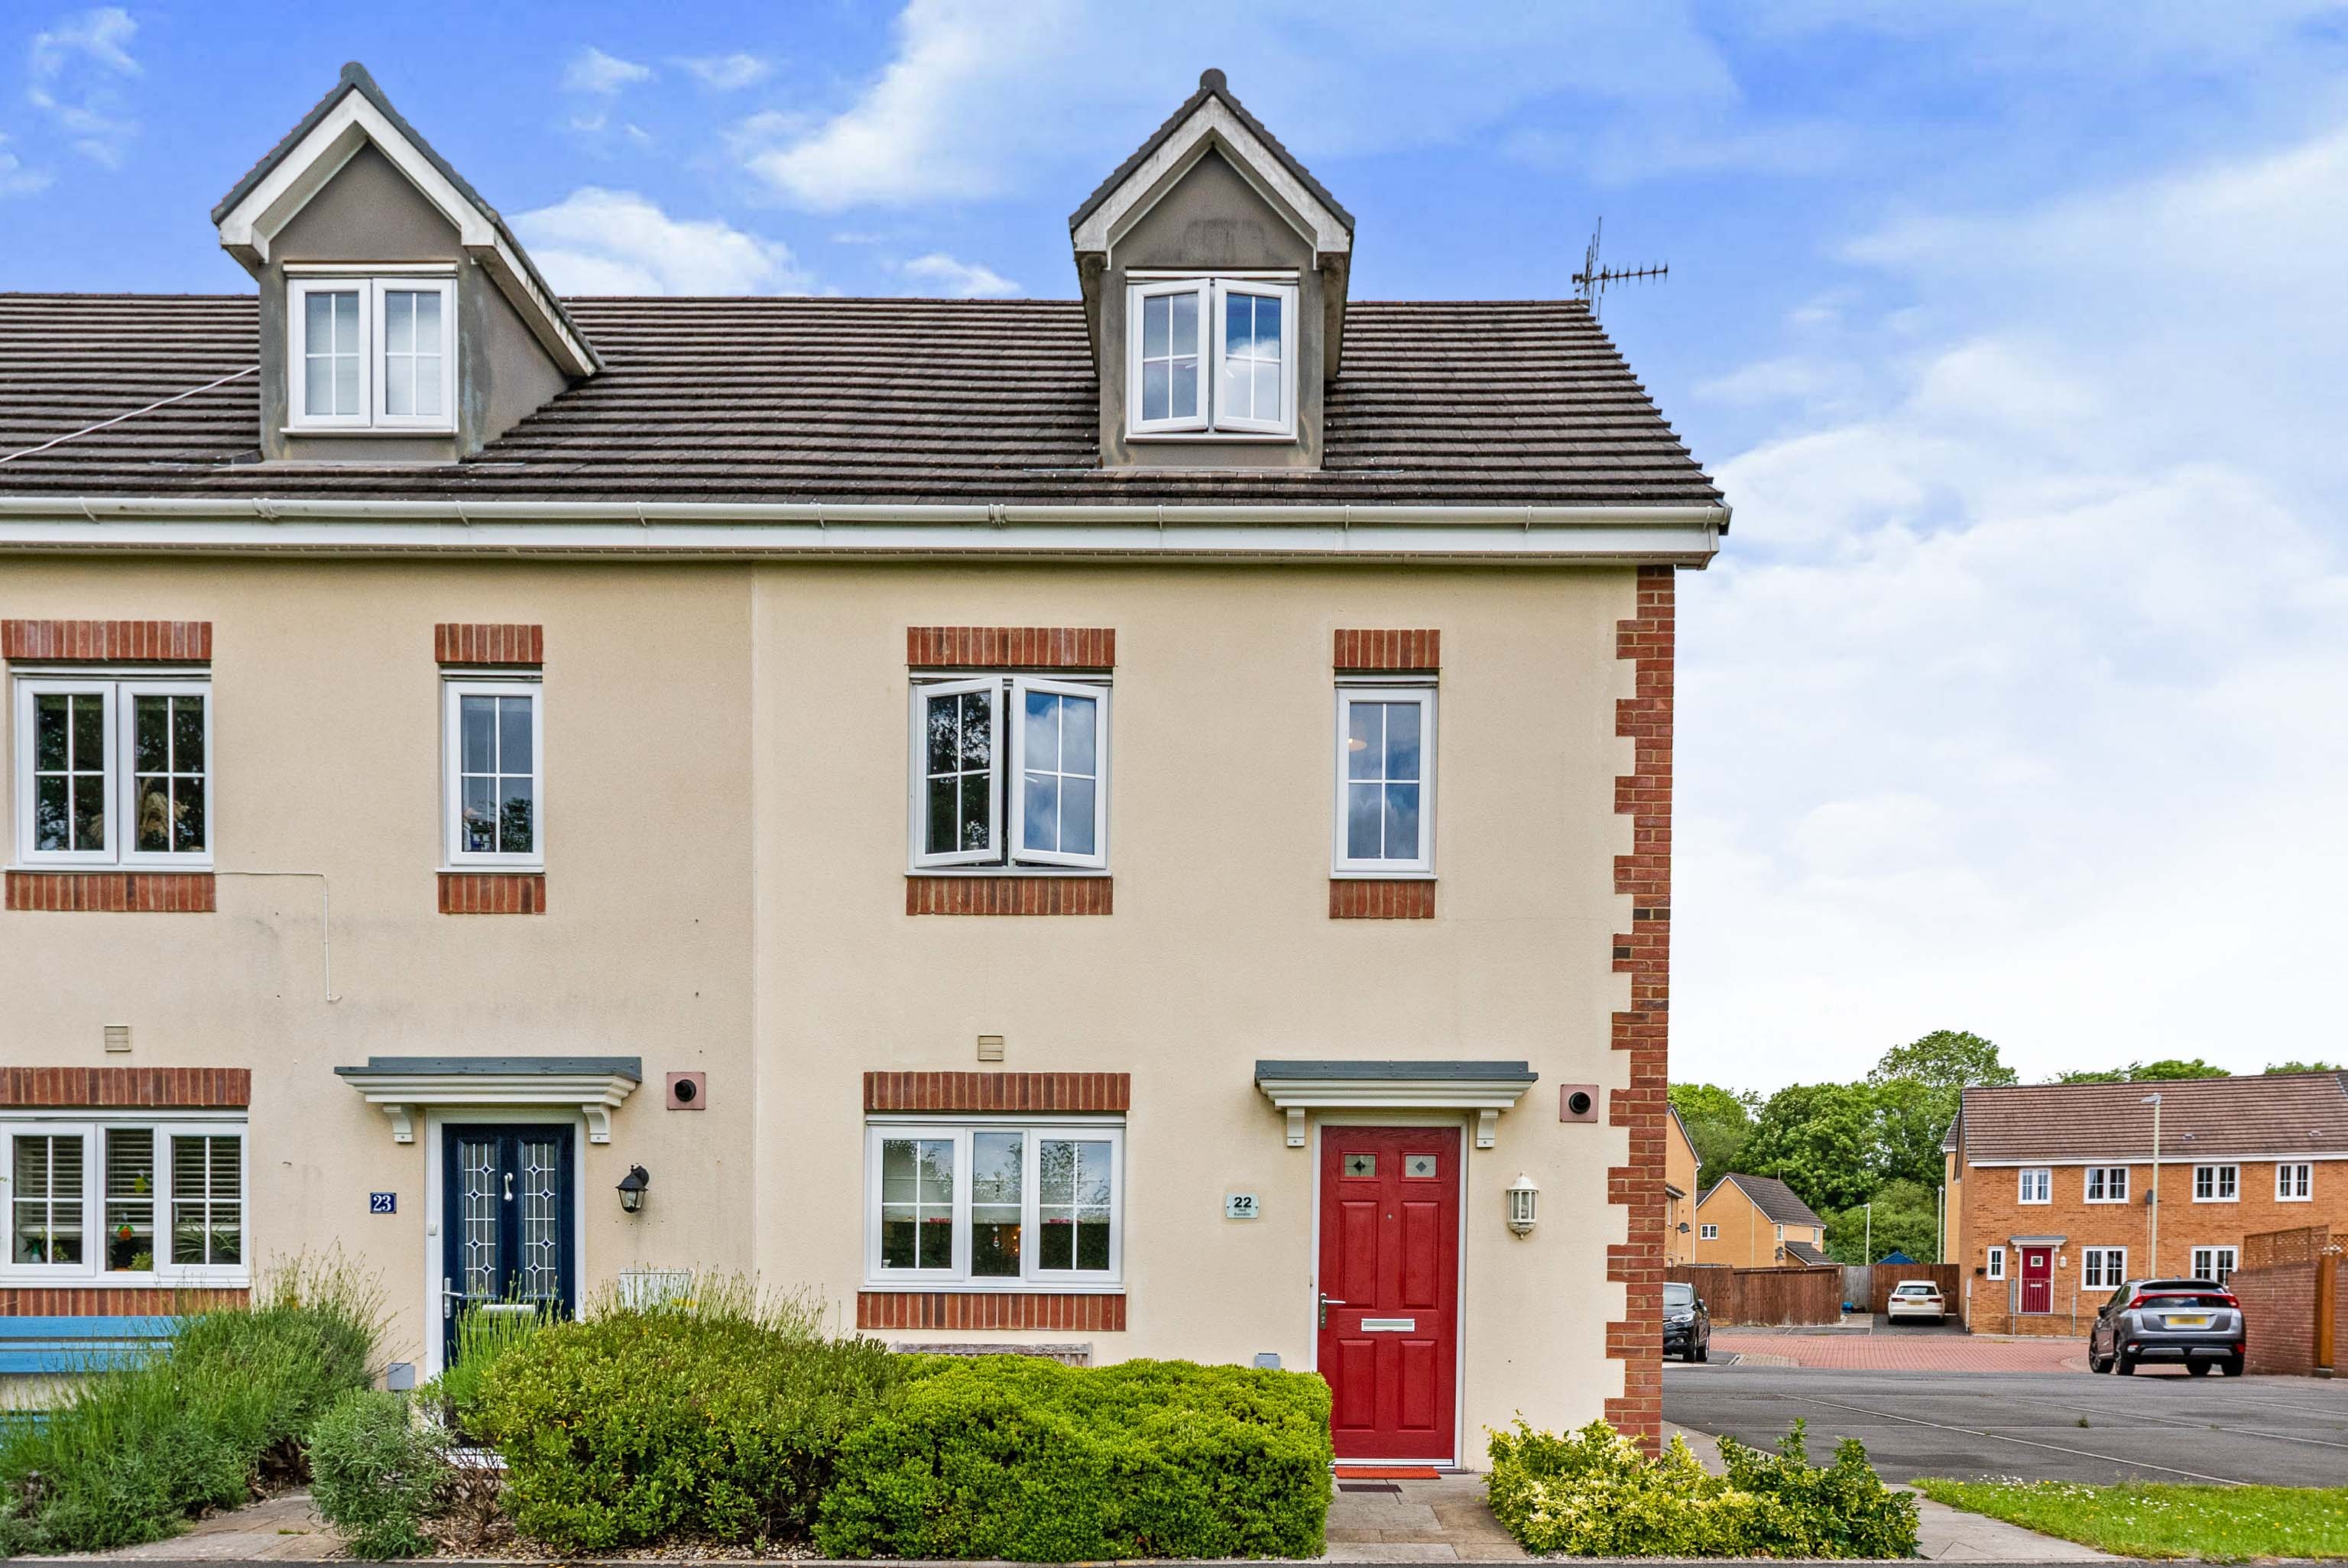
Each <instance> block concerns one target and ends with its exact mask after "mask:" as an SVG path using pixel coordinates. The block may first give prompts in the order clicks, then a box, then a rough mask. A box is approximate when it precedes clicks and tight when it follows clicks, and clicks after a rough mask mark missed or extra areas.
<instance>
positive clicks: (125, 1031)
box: [106, 1023, 130, 1050]
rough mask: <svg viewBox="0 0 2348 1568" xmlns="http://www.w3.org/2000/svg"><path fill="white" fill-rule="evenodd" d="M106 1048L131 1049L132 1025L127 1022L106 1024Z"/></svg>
mask: <svg viewBox="0 0 2348 1568" xmlns="http://www.w3.org/2000/svg"><path fill="white" fill-rule="evenodd" d="M106 1049H107V1050H129V1049H130V1026H129V1024H127V1023H110V1024H108V1025H107V1026H106Z"/></svg>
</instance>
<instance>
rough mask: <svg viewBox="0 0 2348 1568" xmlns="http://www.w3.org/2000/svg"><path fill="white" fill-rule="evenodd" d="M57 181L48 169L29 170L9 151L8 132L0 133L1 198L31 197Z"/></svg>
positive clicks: (21, 160) (23, 162) (22, 161)
mask: <svg viewBox="0 0 2348 1568" xmlns="http://www.w3.org/2000/svg"><path fill="white" fill-rule="evenodd" d="M56 179H57V176H55V175H53V174H51V173H50V172H49V171H48V170H47V169H27V168H26V166H25V160H24V159H21V158H18V157H17V156H16V155H15V153H13V152H11V151H9V150H8V134H7V132H5V131H0V196H29V195H31V194H32V193H33V192H35V191H36V190H47V189H48V188H49V187H50V185H51V184H53V183H54V182H55V181H56Z"/></svg>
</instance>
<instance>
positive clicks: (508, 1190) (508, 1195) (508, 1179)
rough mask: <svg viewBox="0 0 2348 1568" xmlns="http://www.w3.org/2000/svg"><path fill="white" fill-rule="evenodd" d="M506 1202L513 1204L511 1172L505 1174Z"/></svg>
mask: <svg viewBox="0 0 2348 1568" xmlns="http://www.w3.org/2000/svg"><path fill="white" fill-rule="evenodd" d="M506 1202H508V1203H511V1202H513V1173H512V1172H511V1171H508V1172H507V1173H506Z"/></svg>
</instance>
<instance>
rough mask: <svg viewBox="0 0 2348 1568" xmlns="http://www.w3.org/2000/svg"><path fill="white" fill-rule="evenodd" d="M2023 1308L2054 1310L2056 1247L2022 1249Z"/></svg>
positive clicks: (2025, 1310)
mask: <svg viewBox="0 0 2348 1568" xmlns="http://www.w3.org/2000/svg"><path fill="white" fill-rule="evenodd" d="M2022 1310H2024V1312H2052V1311H2054V1310H2055V1249H2054V1248H2053V1247H2051V1246H2026V1247H2024V1248H2023V1249H2022Z"/></svg>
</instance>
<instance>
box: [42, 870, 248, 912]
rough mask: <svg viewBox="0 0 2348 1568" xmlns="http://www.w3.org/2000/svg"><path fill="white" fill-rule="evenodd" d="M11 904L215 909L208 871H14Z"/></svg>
mask: <svg viewBox="0 0 2348 1568" xmlns="http://www.w3.org/2000/svg"><path fill="white" fill-rule="evenodd" d="M7 882H8V895H7V904H8V907H9V908H10V909H13V910H17V911H20V912H27V913H29V912H32V911H40V912H43V913H47V914H83V915H210V914H211V913H213V912H214V911H215V910H216V909H217V908H218V907H219V906H218V904H217V902H216V899H217V897H218V895H217V892H216V890H215V885H214V883H213V881H212V874H211V872H209V871H11V872H9V873H8V877H7Z"/></svg>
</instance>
